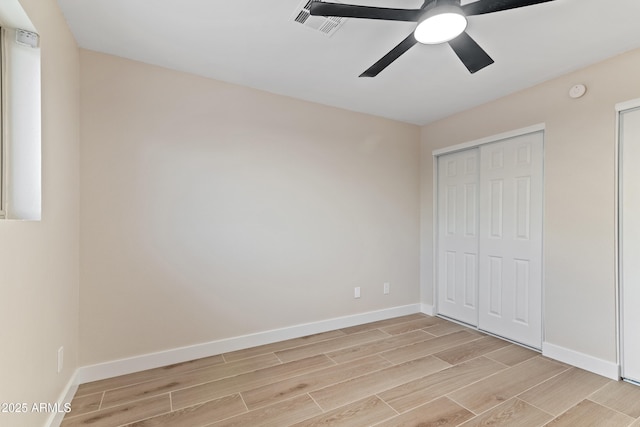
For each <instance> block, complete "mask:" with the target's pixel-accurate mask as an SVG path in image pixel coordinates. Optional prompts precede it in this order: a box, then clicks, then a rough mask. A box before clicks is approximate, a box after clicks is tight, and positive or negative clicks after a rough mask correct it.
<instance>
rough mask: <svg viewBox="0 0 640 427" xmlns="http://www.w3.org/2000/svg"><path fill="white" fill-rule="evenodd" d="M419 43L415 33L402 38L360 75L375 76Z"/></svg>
mask: <svg viewBox="0 0 640 427" xmlns="http://www.w3.org/2000/svg"><path fill="white" fill-rule="evenodd" d="M416 43H418V41H417V40H416V38H415V37H414V36H413V33H411V34H409V35H408V36H407V38H406V39H404V40H402V41H401V42H400V43H399V44H398V45H397V46H396V47H394V48H393V49H391V50H390V51H389V53H387V54H386V55H385V56H383V57H382V58H381V59H380V60H379V61H378V62H376V63H375V64H373V65H372V66H371V67H369V68H368V69H367V71H365V72H364V73H362V74H360V76H359V77H375V76H377V75H378V74H379V73H380V71H382V70H384V69H385V68H387V67H388V66H389V65H391V63H392V62H393V61H395V60H396V59H398V58H399V57H400V55H402V54H403V53H405V52H406V51H408V50H409V49H411V47H412V46H413V45H414V44H416Z"/></svg>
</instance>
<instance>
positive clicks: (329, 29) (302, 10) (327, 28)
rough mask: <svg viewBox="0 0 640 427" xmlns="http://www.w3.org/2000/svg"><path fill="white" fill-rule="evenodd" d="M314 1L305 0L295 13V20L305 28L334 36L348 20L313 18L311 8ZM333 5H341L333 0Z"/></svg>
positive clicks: (331, 17)
mask: <svg viewBox="0 0 640 427" xmlns="http://www.w3.org/2000/svg"><path fill="white" fill-rule="evenodd" d="M311 3H312V0H304V1H303V2H302V3H300V4H299V5H298V7H297V8H296V11H295V13H294V14H293V20H294V21H296V22H297V23H299V24H302V25H304V26H305V27H308V28H311V29H312V30H315V31H320V32H321V33H323V34H325V35H327V36H332V35H333V34H334V33H335V32H336V31H338V28H340V26H342V24H343V23H344V21H345V20H346V18H337V17H335V16H330V17H324V16H311V14H310V13H309V8H310V7H311ZM332 3H340V2H338V1H335V0H332Z"/></svg>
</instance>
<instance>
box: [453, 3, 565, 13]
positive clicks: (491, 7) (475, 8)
mask: <svg viewBox="0 0 640 427" xmlns="http://www.w3.org/2000/svg"><path fill="white" fill-rule="evenodd" d="M550 1H553V0H478V1H476V2H473V3H467V4H465V5H464V6H462V11H463V12H464V14H465V15H466V16H473V15H482V14H485V13H492V12H500V11H501V10H509V9H516V8H518V7H526V6H533V5H534V4H538V3H546V2H550Z"/></svg>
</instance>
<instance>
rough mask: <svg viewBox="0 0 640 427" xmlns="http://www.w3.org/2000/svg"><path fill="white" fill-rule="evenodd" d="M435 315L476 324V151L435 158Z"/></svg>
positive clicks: (471, 150)
mask: <svg viewBox="0 0 640 427" xmlns="http://www.w3.org/2000/svg"><path fill="white" fill-rule="evenodd" d="M437 197H438V199H437V200H438V202H437V204H438V251H437V252H438V269H437V274H438V277H437V302H438V304H437V308H438V313H439V314H441V315H443V316H447V317H450V318H452V319H456V320H459V321H461V322H465V323H468V324H470V325H474V326H477V324H478V304H477V302H478V296H477V289H478V282H477V278H478V149H469V150H465V151H461V152H457V153H452V154H446V155H443V156H440V157H438V196H437Z"/></svg>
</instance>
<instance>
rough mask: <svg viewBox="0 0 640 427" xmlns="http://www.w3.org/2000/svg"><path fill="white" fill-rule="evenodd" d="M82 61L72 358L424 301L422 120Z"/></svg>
mask: <svg viewBox="0 0 640 427" xmlns="http://www.w3.org/2000/svg"><path fill="white" fill-rule="evenodd" d="M81 74H82V84H81V105H82V116H81V136H82V156H81V157H82V161H81V164H82V166H81V177H82V191H81V192H82V201H81V217H82V230H81V235H82V243H81V248H82V262H81V265H82V268H81V281H82V292H81V316H80V317H81V318H80V329H81V343H82V350H81V361H82V364H93V363H97V362H102V361H111V360H114V359H117V358H124V357H129V356H135V355H141V354H145V353H149V352H155V351H160V350H165V349H171V348H175V347H179V346H186V345H191V344H197V343H204V342H209V341H213V340H218V339H223V338H230V337H236V336H239V335H243V334H249V333H254V332H260V331H266V330H270V329H274V328H282V327H288V326H293V325H297V324H302V323H307V322H314V321H320V320H324V319H329V318H333V317H338V316H344V315H350V314H356V313H362V312H367V311H372V310H378V309H384V308H390V307H396V306H401V305H406V304H415V303H418V302H419V292H418V281H419V277H418V256H419V240H418V239H419V236H418V231H419V140H420V136H419V131H420V129H419V127H417V126H412V125H407V124H401V123H397V122H393V121H390V120H384V119H380V118H375V117H371V116H366V115H362V114H356V113H351V112H347V111H344V110H339V109H335V108H329V107H325V106H321V105H317V104H312V103H308V102H302V101H298V100H293V99H290V98H286V97H282V96H276V95H272V94H269V93H265V92H260V91H256V90H253V89H249V88H243V87H239V86H234V85H231V84H226V83H222V82H218V81H214V80H209V79H204V78H200V77H196V76H193V75H188V74H184V73H179V72H175V71H169V70H166V69H162V68H158V67H154V66H150V65H145V64H142V63H137V62H133V61H129V60H124V59H121V58H116V57H113V56H108V55H103V54H98V53H95V52H90V51H81ZM385 281H388V282H391V294H390V295H388V296H384V295H383V294H382V285H383V283H384V282H385ZM355 286H360V287H361V288H362V298H360V299H358V300H356V299H354V298H353V288H354V287H355Z"/></svg>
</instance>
